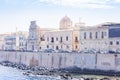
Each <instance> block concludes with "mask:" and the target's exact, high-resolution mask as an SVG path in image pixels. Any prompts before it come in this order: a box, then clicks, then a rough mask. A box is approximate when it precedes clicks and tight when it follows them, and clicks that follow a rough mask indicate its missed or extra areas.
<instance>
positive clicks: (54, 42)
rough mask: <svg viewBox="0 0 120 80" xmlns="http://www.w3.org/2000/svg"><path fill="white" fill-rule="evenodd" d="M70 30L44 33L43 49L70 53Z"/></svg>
mask: <svg viewBox="0 0 120 80" xmlns="http://www.w3.org/2000/svg"><path fill="white" fill-rule="evenodd" d="M72 37H73V35H72V30H58V31H50V32H46V33H45V35H44V38H45V44H46V45H45V46H46V47H45V49H53V50H64V51H72Z"/></svg>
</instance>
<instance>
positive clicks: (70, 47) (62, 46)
mask: <svg viewBox="0 0 120 80" xmlns="http://www.w3.org/2000/svg"><path fill="white" fill-rule="evenodd" d="M115 26H116V24H114V25H113V24H112V25H111V23H110V24H107V25H106V24H101V25H97V26H94V27H92V26H85V24H84V23H81V22H79V23H77V24H75V25H74V26H73V24H72V20H71V19H70V18H69V17H67V16H65V17H63V18H62V19H61V20H60V24H59V27H60V28H59V30H54V29H49V30H48V29H42V28H39V27H38V25H37V24H36V21H31V24H30V28H29V37H28V42H27V43H28V44H27V50H28V51H41V50H42V51H44V50H46V49H53V50H55V51H58V50H63V51H69V52H71V51H78V52H91V53H96V52H99V53H108V52H109V51H115V52H117V51H119V50H120V46H119V44H120V35H119V33H118V32H120V25H117V27H115ZM113 29H115V31H116V30H118V31H117V32H115V33H116V34H114V35H116V36H114V37H112V36H111V35H113V32H112V31H114V30H113ZM111 32H112V34H111ZM112 44H113V45H112Z"/></svg>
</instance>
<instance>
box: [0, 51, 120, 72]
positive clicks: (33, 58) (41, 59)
mask: <svg viewBox="0 0 120 80" xmlns="http://www.w3.org/2000/svg"><path fill="white" fill-rule="evenodd" d="M2 61H10V62H15V63H22V64H25V65H27V66H41V67H46V68H48V69H51V68H57V69H59V68H69V67H78V68H81V69H99V70H114V71H120V54H116V55H115V54H88V53H82V54H80V53H79V54H78V53H40V52H39V53H36V52H6V51H0V62H2Z"/></svg>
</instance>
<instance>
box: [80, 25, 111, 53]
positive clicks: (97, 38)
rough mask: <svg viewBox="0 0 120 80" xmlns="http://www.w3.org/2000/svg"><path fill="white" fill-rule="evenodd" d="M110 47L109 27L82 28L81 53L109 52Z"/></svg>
mask: <svg viewBox="0 0 120 80" xmlns="http://www.w3.org/2000/svg"><path fill="white" fill-rule="evenodd" d="M108 46H109V43H108V28H107V27H103V26H100V27H86V28H80V51H83V52H101V53H102V52H108Z"/></svg>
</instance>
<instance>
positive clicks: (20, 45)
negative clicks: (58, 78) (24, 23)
mask: <svg viewBox="0 0 120 80" xmlns="http://www.w3.org/2000/svg"><path fill="white" fill-rule="evenodd" d="M4 50H6V51H16V50H18V51H26V50H27V37H26V36H25V34H23V33H22V32H17V33H14V34H11V35H9V36H6V37H5V38H4Z"/></svg>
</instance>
